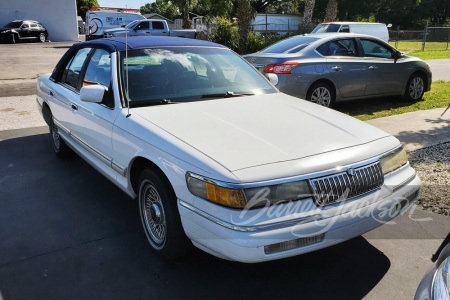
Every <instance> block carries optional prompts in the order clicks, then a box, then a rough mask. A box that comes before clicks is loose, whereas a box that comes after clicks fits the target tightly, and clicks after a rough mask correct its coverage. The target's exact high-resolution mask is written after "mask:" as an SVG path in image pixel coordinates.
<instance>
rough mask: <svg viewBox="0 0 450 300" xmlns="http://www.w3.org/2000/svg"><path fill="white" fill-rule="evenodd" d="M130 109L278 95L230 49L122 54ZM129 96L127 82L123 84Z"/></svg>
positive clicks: (183, 49)
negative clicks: (239, 97)
mask: <svg viewBox="0 0 450 300" xmlns="http://www.w3.org/2000/svg"><path fill="white" fill-rule="evenodd" d="M127 61H128V88H129V94H128V97H129V101H130V106H131V107H136V106H147V105H153V104H160V103H175V102H192V101H201V100H210V99H213V98H227V97H229V96H243V95H253V94H267V93H276V92H277V91H276V89H274V88H273V86H272V85H271V84H270V83H269V82H268V81H267V80H266V79H265V78H264V76H263V75H261V74H260V73H259V72H258V71H256V70H255V69H253V68H252V67H251V66H250V65H249V64H248V63H247V62H245V61H244V60H243V59H242V58H241V57H239V56H238V55H236V54H234V53H233V52H232V51H230V50H228V49H223V48H222V49H220V48H208V47H204V48H202V47H167V48H158V49H153V48H152V49H139V50H131V51H128V60H127V59H126V58H125V52H121V74H122V78H123V79H126V73H127V72H126V62H127ZM122 83H123V89H124V91H125V93H124V94H125V95H127V88H126V86H127V84H126V80H122Z"/></svg>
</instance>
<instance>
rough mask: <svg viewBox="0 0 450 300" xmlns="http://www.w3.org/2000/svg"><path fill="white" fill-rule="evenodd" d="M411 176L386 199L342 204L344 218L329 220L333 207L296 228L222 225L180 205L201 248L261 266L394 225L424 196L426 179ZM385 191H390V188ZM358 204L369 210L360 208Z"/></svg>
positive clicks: (369, 198)
mask: <svg viewBox="0 0 450 300" xmlns="http://www.w3.org/2000/svg"><path fill="white" fill-rule="evenodd" d="M410 174H411V173H410ZM408 176H409V179H408V180H407V181H405V182H407V183H405V184H404V185H402V186H401V188H398V187H396V188H394V190H395V192H392V189H391V192H390V193H389V195H388V196H385V197H382V196H381V195H383V194H386V193H385V192H374V193H371V194H368V195H365V196H361V197H360V198H357V199H354V200H351V201H349V202H350V203H345V202H344V203H342V205H341V206H342V207H343V210H342V211H343V213H339V214H336V215H333V216H329V215H327V212H326V210H329V208H330V207H325V208H322V209H321V210H319V213H317V212H316V213H315V214H314V215H309V216H303V217H304V218H297V219H295V220H291V221H294V222H292V223H289V222H283V223H277V224H275V223H271V225H273V226H272V227H268V228H258V227H259V226H248V227H246V226H240V225H239V224H230V223H226V222H225V223H224V222H220V219H217V218H215V217H214V216H211V215H206V216H205V215H204V214H202V213H201V211H200V213H199V211H198V210H196V209H192V206H190V205H186V203H185V202H183V201H182V200H179V201H178V208H179V211H180V215H181V219H182V223H183V227H184V229H185V232H186V234H187V235H188V237H189V238H190V239H191V240H192V242H193V244H194V245H195V246H197V247H198V248H200V249H202V250H204V251H206V252H208V253H210V254H213V255H215V256H218V257H221V258H224V259H228V260H234V261H239V262H245V263H256V262H262V261H269V260H275V259H280V258H285V257H290V256H295V255H299V254H303V253H307V252H311V251H315V250H318V249H321V248H325V247H329V246H331V245H334V244H337V243H341V242H343V241H346V240H348V239H351V238H353V237H356V236H359V235H361V234H363V233H365V232H368V231H370V230H372V229H374V228H376V227H378V226H381V225H383V224H384V223H386V222H388V221H390V220H392V219H393V218H395V217H396V216H398V215H399V214H400V213H401V212H403V211H404V210H406V209H407V208H408V207H409V206H410V205H411V204H412V203H413V202H414V201H415V200H416V199H417V196H418V194H419V189H420V185H421V182H420V179H419V178H418V177H417V176H415V175H413V176H410V175H408ZM383 188H386V189H389V188H387V187H384V186H383ZM405 199H407V200H405ZM358 203H369V204H368V205H365V204H364V205H358ZM352 204H353V205H355V206H354V209H351V208H350V209H349V205H352ZM331 206H339V204H335V205H331ZM332 209H334V208H332ZM322 212H323V213H322ZM211 217H212V218H211ZM217 220H219V222H218V221H217ZM296 220H297V221H298V222H296ZM240 224H242V223H240ZM233 226H234V227H233ZM247 230H249V231H247ZM318 236H321V240H319V241H316V242H314V243H309V244H308V245H306V246H300V247H297V248H294V249H291V250H285V251H280V252H275V253H271V254H267V253H268V252H269V251H268V250H267V249H268V248H266V247H267V246H269V245H273V244H278V243H284V242H288V241H290V242H294V240H298V244H299V245H300V244H304V243H303V242H304V241H306V240H308V239H311V238H313V237H318ZM322 238H323V239H322ZM295 242H297V241H295Z"/></svg>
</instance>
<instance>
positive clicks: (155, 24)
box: [152, 22, 164, 29]
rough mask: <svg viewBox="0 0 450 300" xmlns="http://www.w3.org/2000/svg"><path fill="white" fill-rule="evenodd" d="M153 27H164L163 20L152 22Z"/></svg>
mask: <svg viewBox="0 0 450 300" xmlns="http://www.w3.org/2000/svg"><path fill="white" fill-rule="evenodd" d="M152 26H153V29H164V23H163V22H152Z"/></svg>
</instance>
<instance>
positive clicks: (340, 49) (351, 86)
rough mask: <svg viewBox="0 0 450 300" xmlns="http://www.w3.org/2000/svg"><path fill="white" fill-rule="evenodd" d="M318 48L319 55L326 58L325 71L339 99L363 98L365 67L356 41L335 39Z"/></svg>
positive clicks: (365, 76) (365, 78) (352, 39)
mask: <svg viewBox="0 0 450 300" xmlns="http://www.w3.org/2000/svg"><path fill="white" fill-rule="evenodd" d="M319 48H320V52H321V54H322V55H324V56H325V57H326V61H327V62H326V65H327V70H328V72H329V73H330V74H331V76H332V78H333V81H334V82H335V84H336V87H337V90H338V93H339V94H340V95H341V97H343V98H346V97H358V96H363V95H364V90H365V88H366V82H367V67H366V62H365V60H364V57H361V53H360V50H359V48H358V44H357V42H356V39H355V38H343V39H336V40H333V41H330V42H327V43H325V44H324V45H322V46H321V47H319ZM319 48H318V49H319Z"/></svg>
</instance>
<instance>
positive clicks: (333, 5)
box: [323, 0, 338, 22]
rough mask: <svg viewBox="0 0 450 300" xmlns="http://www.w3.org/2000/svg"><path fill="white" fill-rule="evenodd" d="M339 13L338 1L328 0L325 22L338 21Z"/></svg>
mask: <svg viewBox="0 0 450 300" xmlns="http://www.w3.org/2000/svg"><path fill="white" fill-rule="evenodd" d="M337 13H338V2H337V0H328V5H327V10H326V12H325V19H324V20H323V21H324V22H334V21H336V17H337Z"/></svg>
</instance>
